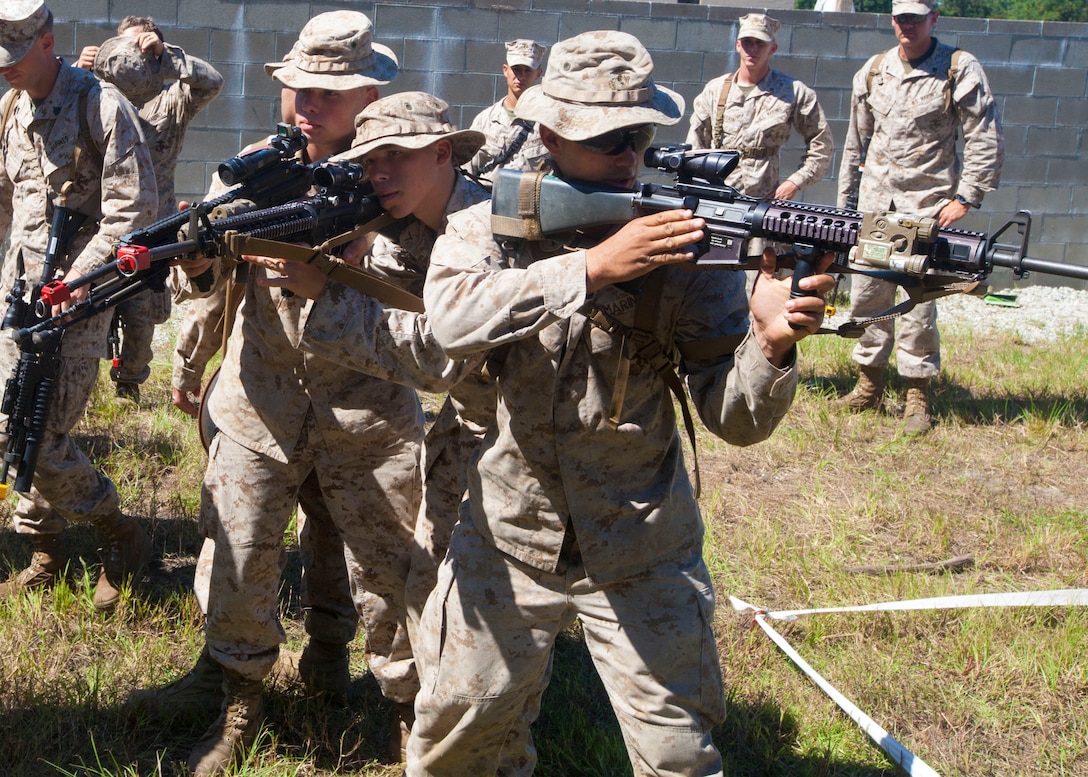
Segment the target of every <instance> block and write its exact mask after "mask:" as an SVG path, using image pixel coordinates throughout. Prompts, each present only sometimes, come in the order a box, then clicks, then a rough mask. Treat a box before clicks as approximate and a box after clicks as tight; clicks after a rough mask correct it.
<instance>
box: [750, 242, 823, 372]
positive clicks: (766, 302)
mask: <svg viewBox="0 0 1088 777" xmlns="http://www.w3.org/2000/svg"><path fill="white" fill-rule="evenodd" d="M834 260H835V255H834V254H831V253H827V254H824V255H823V256H822V257H820V260H819V261H818V262H817V263H816V273H817V274H815V275H810V276H809V277H807V278H803V279H801V280H800V287H801V289H802V290H803V291H805V292H810V293H811V294H812V296H802V297H797V298H795V299H790V289H791V287H792V285H793V279H792V278H775V277H774V272H775V267H776V265H777V257H776V256H775V253H774V249H773V248H767V249H766V250H765V251H764V252H763V258H762V259H761V260H760V263H759V276H758V277H757V278H756V283H755V288H753V289H752V298H751V300H750V301H749V304H750V307H751V314H752V334H753V335H754V336H755V338H756V341H757V342H758V343H759V345H760V347H761V348H762V349H763V353H764V355H765V356H766V357H767V360H768V361H769V362H770V363H771V364H774V365H775V366H777V367H781V366H783V365H784V364H785V363H786V361H787V360H788V358H789V356H790V353H791V351H792V349H793V346H794V345H795V344H796V343H797V342H798V341H800V340H803V339H804V338H806V337H808V336H809V335H810V334H812V333H813V332H815V331H816V330H817V329H819V328H820V326H821V325H822V324H823V321H824V309H825V304H826V303H825V302H824V295H826V294H827V293H828V292H829V291H831V289H832V288H833V287H834V286H835V279H834V278H833V277H831V276H830V275H828V274H827V273H826V272H824V271H825V270H827V268H828V267H829V266H830V265H831V263H832V262H833V261H834Z"/></svg>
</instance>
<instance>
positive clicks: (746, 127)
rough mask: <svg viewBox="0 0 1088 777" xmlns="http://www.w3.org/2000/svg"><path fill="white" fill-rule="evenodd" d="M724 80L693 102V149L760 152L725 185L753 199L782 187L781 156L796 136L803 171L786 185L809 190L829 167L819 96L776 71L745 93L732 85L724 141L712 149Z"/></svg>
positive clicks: (708, 87)
mask: <svg viewBox="0 0 1088 777" xmlns="http://www.w3.org/2000/svg"><path fill="white" fill-rule="evenodd" d="M725 80H726V76H719V77H718V78H715V79H713V80H712V81H710V82H709V83H708V84H707V85H706V86H705V87H704V88H703V91H702V92H700V93H699V96H698V97H696V98H695V101H694V102H693V103H692V106H691V108H692V112H691V120H690V126H689V129H688V136H687V140H686V141H685V142H687V143H690V144H691V146H692V148H727V149H728V148H731V149H760V151H759V152H757V154H756V155H755V156H752V155H742V157H741V160H740V164H738V165H737V169H736V170H734V171H733V173H732V175H730V176H729V178H728V179H726V183H728V184H729V185H730V186H734V187H736V188H737V189H739V190H740V191H742V192H744V193H745V194H747V195H750V196H752V197H769V196H771V195H773V194H774V190H775V188H776V187H777V186H778V184H779V183H780V182H781V180H780V178H779V176H780V175H781V173H780V171H779V159H778V151H779V149H780V148H781V147H782V146H784V145H785V144H786V143H787V141H789V138H790V132H791V131H793V132H796V133H797V134H798V135H800V136H801V137H802V138H803V139H804V141H805V147H806V150H805V155H804V158H803V159H802V161H801V166H800V167H799V168H798V169H797V170H795V171H794V172H792V173H790V175H789V176H788V177H787V179H786V180H789V181H792V182H793V183H794V184H795V185H796V186H797V188H798V189H805V188H807V187H808V186H810V185H812V184H814V183H815V182H816V181H818V180H820V179H821V178H823V177H824V175H825V174H826V173H827V170H828V168H829V167H830V166H831V153H832V151H833V148H832V140H831V129H830V128H829V127H828V125H827V119H826V118H825V116H824V112H823V109H822V108H821V107H820V103H819V101H818V100H817V99H816V93H815V92H814V91H813V90H812V89H811V88H810V87H808V86H806V85H805V84H803V83H801V82H800V81H798V80H797V79H796V78H793V77H791V76H788V75H786V74H785V73H782V72H780V71H778V70H774V69H773V68H772V69H771V71H770V72H769V73H767V75H766V76H764V77H763V79H762V80H761V81H760V82H759V83H758V84H756V85H755V87H754V88H753V89H752V90H751V91H749V92H748V93H747V94H745V90H743V89H741V87H740V86H738V85H737V83H736V81H735V80H734V81H733V82H732V83H731V85H730V89H729V96H728V98H727V101H726V105H725V110H724V112H723V114H722V142H721V144H720V145H719V146H716V145H715V144H714V142H713V141H714V134H715V127H714V121H715V117H716V114H717V110H718V98H719V97H720V95H721V91H722V86H723V84H724V83H725Z"/></svg>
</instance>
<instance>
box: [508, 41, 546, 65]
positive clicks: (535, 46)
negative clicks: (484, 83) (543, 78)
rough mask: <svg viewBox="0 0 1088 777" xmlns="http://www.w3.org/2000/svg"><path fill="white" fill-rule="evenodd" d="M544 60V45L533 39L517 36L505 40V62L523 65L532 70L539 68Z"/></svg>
mask: <svg viewBox="0 0 1088 777" xmlns="http://www.w3.org/2000/svg"><path fill="white" fill-rule="evenodd" d="M543 61H544V47H543V46H541V45H540V44H539V43H537V42H536V41H535V40H526V39H524V38H518V39H517V40H508V41H507V42H506V64H508V65H509V66H510V67H513V66H514V65H525V66H526V67H531V68H532V69H533V70H539V69H540V65H541V63H542V62H543Z"/></svg>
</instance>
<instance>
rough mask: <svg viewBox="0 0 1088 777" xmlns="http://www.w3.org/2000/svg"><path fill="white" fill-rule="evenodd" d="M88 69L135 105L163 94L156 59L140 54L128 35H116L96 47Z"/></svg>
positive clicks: (136, 45)
mask: <svg viewBox="0 0 1088 777" xmlns="http://www.w3.org/2000/svg"><path fill="white" fill-rule="evenodd" d="M91 69H92V70H93V71H94V74H95V75H96V76H98V77H99V78H100V79H102V80H103V81H109V82H110V83H111V84H113V85H114V86H116V87H117V88H118V89H120V90H121V93H122V94H124V95H125V97H127V98H128V99H129V100H131V101H132V102H133V103H134V104H135V105H137V106H139V105H143V104H144V103H146V102H147V101H148V100H150V99H151V98H152V97H154V96H155V95H157V94H158V93H159V92H160V91H162V84H163V76H162V73H161V71H160V68H159V60H158V58H157V57H156V56H155V55H154V54H152V53H151V52H150V51H147V52H144V51H141V50H140V45H139V43H137V41H136V38H134V37H132V36H131V35H118V36H117V37H115V38H110V39H109V40H107V41H105V42H104V43H103V44H102V45H101V46H99V47H98V53H97V54H95V56H94V64H93V65H92V67H91Z"/></svg>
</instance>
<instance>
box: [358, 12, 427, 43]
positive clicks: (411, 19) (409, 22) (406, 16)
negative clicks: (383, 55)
mask: <svg viewBox="0 0 1088 777" xmlns="http://www.w3.org/2000/svg"><path fill="white" fill-rule="evenodd" d="M440 10H441V9H439V8H434V7H427V6H415V5H393V4H388V5H382V6H381V7H380V8H376V9H375V11H374V16H372V17H371V21H373V22H374V38H375V40H378V41H381V42H382V43H385V44H386V45H389V44H388V42H387V41H389V40H392V39H394V38H423V39H426V40H434V39H435V38H437V37H439V36H438V18H439V13H440Z"/></svg>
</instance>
